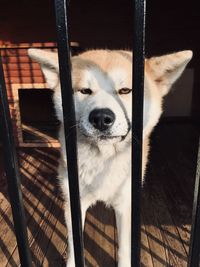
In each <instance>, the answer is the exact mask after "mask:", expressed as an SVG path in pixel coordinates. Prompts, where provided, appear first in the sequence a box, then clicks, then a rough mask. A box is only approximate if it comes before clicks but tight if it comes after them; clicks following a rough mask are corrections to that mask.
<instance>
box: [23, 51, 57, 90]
mask: <svg viewBox="0 0 200 267" xmlns="http://www.w3.org/2000/svg"><path fill="white" fill-rule="evenodd" d="M28 55H29V56H30V58H32V59H33V60H34V61H36V62H38V63H39V64H40V66H41V69H42V71H43V73H44V76H45V78H46V82H47V84H48V86H49V88H51V89H55V88H56V86H57V84H58V82H59V66H58V56H57V53H54V52H49V51H45V50H42V49H35V48H30V49H28Z"/></svg>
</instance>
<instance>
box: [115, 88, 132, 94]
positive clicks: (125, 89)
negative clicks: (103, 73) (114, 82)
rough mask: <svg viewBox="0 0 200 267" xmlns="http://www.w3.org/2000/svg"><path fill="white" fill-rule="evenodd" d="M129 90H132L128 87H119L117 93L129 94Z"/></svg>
mask: <svg viewBox="0 0 200 267" xmlns="http://www.w3.org/2000/svg"><path fill="white" fill-rule="evenodd" d="M131 91H132V90H131V89H129V88H121V89H120V90H119V91H118V93H119V94H120V95H127V94H129V93H130V92H131Z"/></svg>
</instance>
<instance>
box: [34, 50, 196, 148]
mask: <svg viewBox="0 0 200 267" xmlns="http://www.w3.org/2000/svg"><path fill="white" fill-rule="evenodd" d="M29 55H30V56H31V57H32V58H33V59H35V60H36V61H37V62H39V63H40V64H41V67H42V70H43V72H44V74H45V76H46V79H47V83H48V84H49V87H50V88H52V89H54V90H55V96H54V100H55V106H56V110H57V115H58V117H59V119H60V120H62V109H61V106H62V105H61V96H60V90H59V87H60V83H59V68H58V59H57V55H56V54H54V53H52V52H46V51H42V50H38V49H30V50H29ZM191 57H192V52H191V51H183V52H179V53H174V54H171V55H167V56H162V57H155V58H150V59H147V60H146V61H145V82H144V84H145V86H144V87H145V90H144V137H146V136H148V135H149V134H150V132H151V131H152V129H153V127H154V126H155V125H156V124H157V122H158V119H159V117H160V115H161V113H162V99H163V96H164V95H166V94H167V93H168V91H169V89H170V87H171V85H172V84H173V82H175V81H176V79H177V78H178V77H179V76H180V75H181V73H182V72H183V70H184V68H185V67H186V65H187V63H188V62H189V61H190V59H191ZM72 85H73V89H74V100H75V107H76V120H77V128H78V133H79V136H81V138H85V139H86V140H88V141H89V142H94V143H96V144H115V143H118V142H120V143H121V142H123V141H124V140H126V141H127V139H129V140H130V138H131V135H130V131H131V124H132V118H131V114H132V113H131V109H132V94H133V97H134V90H132V54H131V53H130V52H127V51H107V50H96V51H95V50H94V51H88V52H85V53H83V54H81V55H79V56H76V57H73V58H72Z"/></svg>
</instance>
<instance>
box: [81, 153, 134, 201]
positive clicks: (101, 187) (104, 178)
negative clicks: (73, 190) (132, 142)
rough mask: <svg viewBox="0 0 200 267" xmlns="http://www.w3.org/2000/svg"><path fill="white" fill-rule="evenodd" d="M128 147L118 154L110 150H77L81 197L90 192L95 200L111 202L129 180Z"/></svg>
mask: <svg viewBox="0 0 200 267" xmlns="http://www.w3.org/2000/svg"><path fill="white" fill-rule="evenodd" d="M129 151H130V150H129V149H127V151H124V152H123V153H119V154H112V151H111V150H110V151H103V153H100V152H97V151H92V150H90V151H87V149H85V150H81V149H80V151H79V179H80V180H79V182H80V192H81V197H82V198H84V197H86V196H88V194H90V195H91V196H92V197H94V199H96V200H102V201H105V202H112V200H113V198H114V197H115V195H116V193H117V192H119V191H120V192H122V189H123V187H124V186H126V185H127V182H129V181H128V180H130V153H129ZM119 189H120V190H119Z"/></svg>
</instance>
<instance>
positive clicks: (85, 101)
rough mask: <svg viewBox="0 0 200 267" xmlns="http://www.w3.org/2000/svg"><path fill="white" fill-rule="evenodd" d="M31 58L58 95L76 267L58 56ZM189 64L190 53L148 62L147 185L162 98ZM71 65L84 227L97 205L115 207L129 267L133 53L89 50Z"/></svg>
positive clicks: (121, 262)
mask: <svg viewBox="0 0 200 267" xmlns="http://www.w3.org/2000/svg"><path fill="white" fill-rule="evenodd" d="M28 53H29V56H30V57H31V58H32V59H33V60H35V61H36V62H38V63H39V64H40V66H41V69H42V71H43V73H44V76H45V78H46V81H47V84H48V86H49V88H51V89H53V90H54V104H55V109H56V113H57V116H58V119H59V120H60V121H61V128H60V133H59V140H60V143H61V149H62V158H61V161H60V165H59V171H58V173H59V181H60V185H61V189H62V192H63V195H64V198H65V219H66V224H67V227H68V242H69V246H68V248H69V257H68V263H67V266H68V267H74V266H75V263H74V248H73V242H72V226H71V215H70V206H69V191H68V190H69V189H68V179H67V159H66V154H65V142H64V132H63V124H62V122H63V115H62V104H61V93H60V82H59V66H58V56H57V54H56V53H53V52H48V51H44V50H40V49H33V48H32V49H29V51H28ZM191 58H192V51H190V50H187V51H182V52H176V53H173V54H169V55H164V56H158V57H152V58H149V59H145V79H144V119H143V160H142V166H143V167H142V172H143V182H144V175H145V169H146V165H147V161H148V154H149V138H150V134H151V132H152V130H153V129H154V127H155V125H156V124H157V123H158V121H159V118H160V116H161V114H162V103H163V98H164V96H165V95H166V94H167V93H168V92H169V90H170V88H171V86H172V84H173V83H174V82H175V81H176V80H177V79H178V78H179V77H180V75H181V74H182V72H183V71H184V69H185V67H186V65H187V64H188V62H189V61H190V60H191ZM71 62H72V86H73V90H74V102H75V109H76V123H77V125H76V127H77V142H78V166H79V186H80V198H81V209H82V220H83V226H84V220H85V214H86V211H87V209H88V207H90V206H91V205H93V204H95V203H96V202H97V201H103V202H104V203H105V204H106V205H107V206H111V207H113V209H114V211H115V215H116V223H117V229H118V243H119V249H118V266H119V267H130V266H131V240H130V237H131V141H132V140H131V124H132V118H131V109H132V102H131V98H132V97H131V95H132V94H134V90H132V53H131V52H129V51H123V50H119V51H117V50H116V51H115V50H113V51H111V50H90V51H87V52H84V53H82V54H80V55H78V56H74V57H72V58H71ZM133 97H134V96H133ZM133 119H134V118H133ZM133 141H134V140H133Z"/></svg>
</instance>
